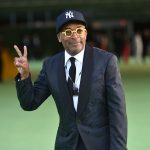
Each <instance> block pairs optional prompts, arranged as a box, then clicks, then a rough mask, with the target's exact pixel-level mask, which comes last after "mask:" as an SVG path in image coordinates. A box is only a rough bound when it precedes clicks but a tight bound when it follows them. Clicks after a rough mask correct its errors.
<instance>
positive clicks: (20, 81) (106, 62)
mask: <svg viewBox="0 0 150 150" xmlns="http://www.w3.org/2000/svg"><path fill="white" fill-rule="evenodd" d="M56 32H57V37H58V41H59V42H60V43H62V45H63V47H64V50H65V52H61V53H59V54H56V55H55V56H52V57H50V58H48V59H47V60H45V61H44V64H43V68H42V70H41V72H40V74H39V76H38V79H37V80H36V81H35V83H34V85H32V82H31V77H30V71H29V65H28V60H27V47H24V54H23V55H22V54H21V51H20V50H19V49H18V47H17V46H16V45H15V46H14V48H15V49H16V51H17V53H18V55H19V57H16V58H15V61H14V64H15V66H16V67H17V69H18V71H19V74H18V75H17V76H16V88H17V94H18V99H19V101H20V104H21V107H22V108H23V109H24V110H27V111H31V110H35V109H36V108H37V107H39V106H40V105H41V104H42V103H43V102H44V101H45V100H46V99H47V97H48V96H50V95H52V96H53V98H54V101H55V103H56V106H57V109H58V113H59V118H60V120H59V127H58V131H57V137H56V143H55V150H125V149H126V142H127V117H126V110H125V100H124V93H123V89H122V83H121V77H120V73H119V70H118V67H117V62H116V57H115V56H114V55H113V54H111V53H109V52H106V51H103V50H101V49H98V48H92V47H90V46H88V45H87V44H86V38H87V24H86V21H85V19H84V16H83V15H82V14H81V13H80V12H78V11H74V10H70V11H65V12H63V13H62V14H60V15H59V16H58V17H57V20H56Z"/></svg>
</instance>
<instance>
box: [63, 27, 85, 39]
mask: <svg viewBox="0 0 150 150" xmlns="http://www.w3.org/2000/svg"><path fill="white" fill-rule="evenodd" d="M84 31H86V29H85V28H82V27H80V28H76V29H75V30H71V29H66V30H65V31H63V32H61V33H63V34H65V36H66V37H71V36H72V35H73V33H75V34H76V35H78V36H80V35H82V34H83V32H84Z"/></svg>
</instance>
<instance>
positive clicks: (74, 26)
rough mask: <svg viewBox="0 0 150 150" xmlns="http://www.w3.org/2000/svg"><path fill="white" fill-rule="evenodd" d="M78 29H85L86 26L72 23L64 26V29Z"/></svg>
mask: <svg viewBox="0 0 150 150" xmlns="http://www.w3.org/2000/svg"><path fill="white" fill-rule="evenodd" d="M77 27H85V25H84V24H83V23H80V22H70V23H68V24H66V25H64V26H63V28H62V29H66V28H70V29H74V28H77Z"/></svg>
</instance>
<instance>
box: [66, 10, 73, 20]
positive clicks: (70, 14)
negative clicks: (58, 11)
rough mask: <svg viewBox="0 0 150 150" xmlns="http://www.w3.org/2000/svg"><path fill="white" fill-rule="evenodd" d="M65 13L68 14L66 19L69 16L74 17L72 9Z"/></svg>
mask: <svg viewBox="0 0 150 150" xmlns="http://www.w3.org/2000/svg"><path fill="white" fill-rule="evenodd" d="M65 15H66V19H67V18H73V17H74V15H73V12H72V11H69V12H66V13H65Z"/></svg>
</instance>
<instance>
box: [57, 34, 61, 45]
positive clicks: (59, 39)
mask: <svg viewBox="0 0 150 150" xmlns="http://www.w3.org/2000/svg"><path fill="white" fill-rule="evenodd" d="M57 39H58V41H59V42H60V43H61V35H60V33H58V34H57Z"/></svg>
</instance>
